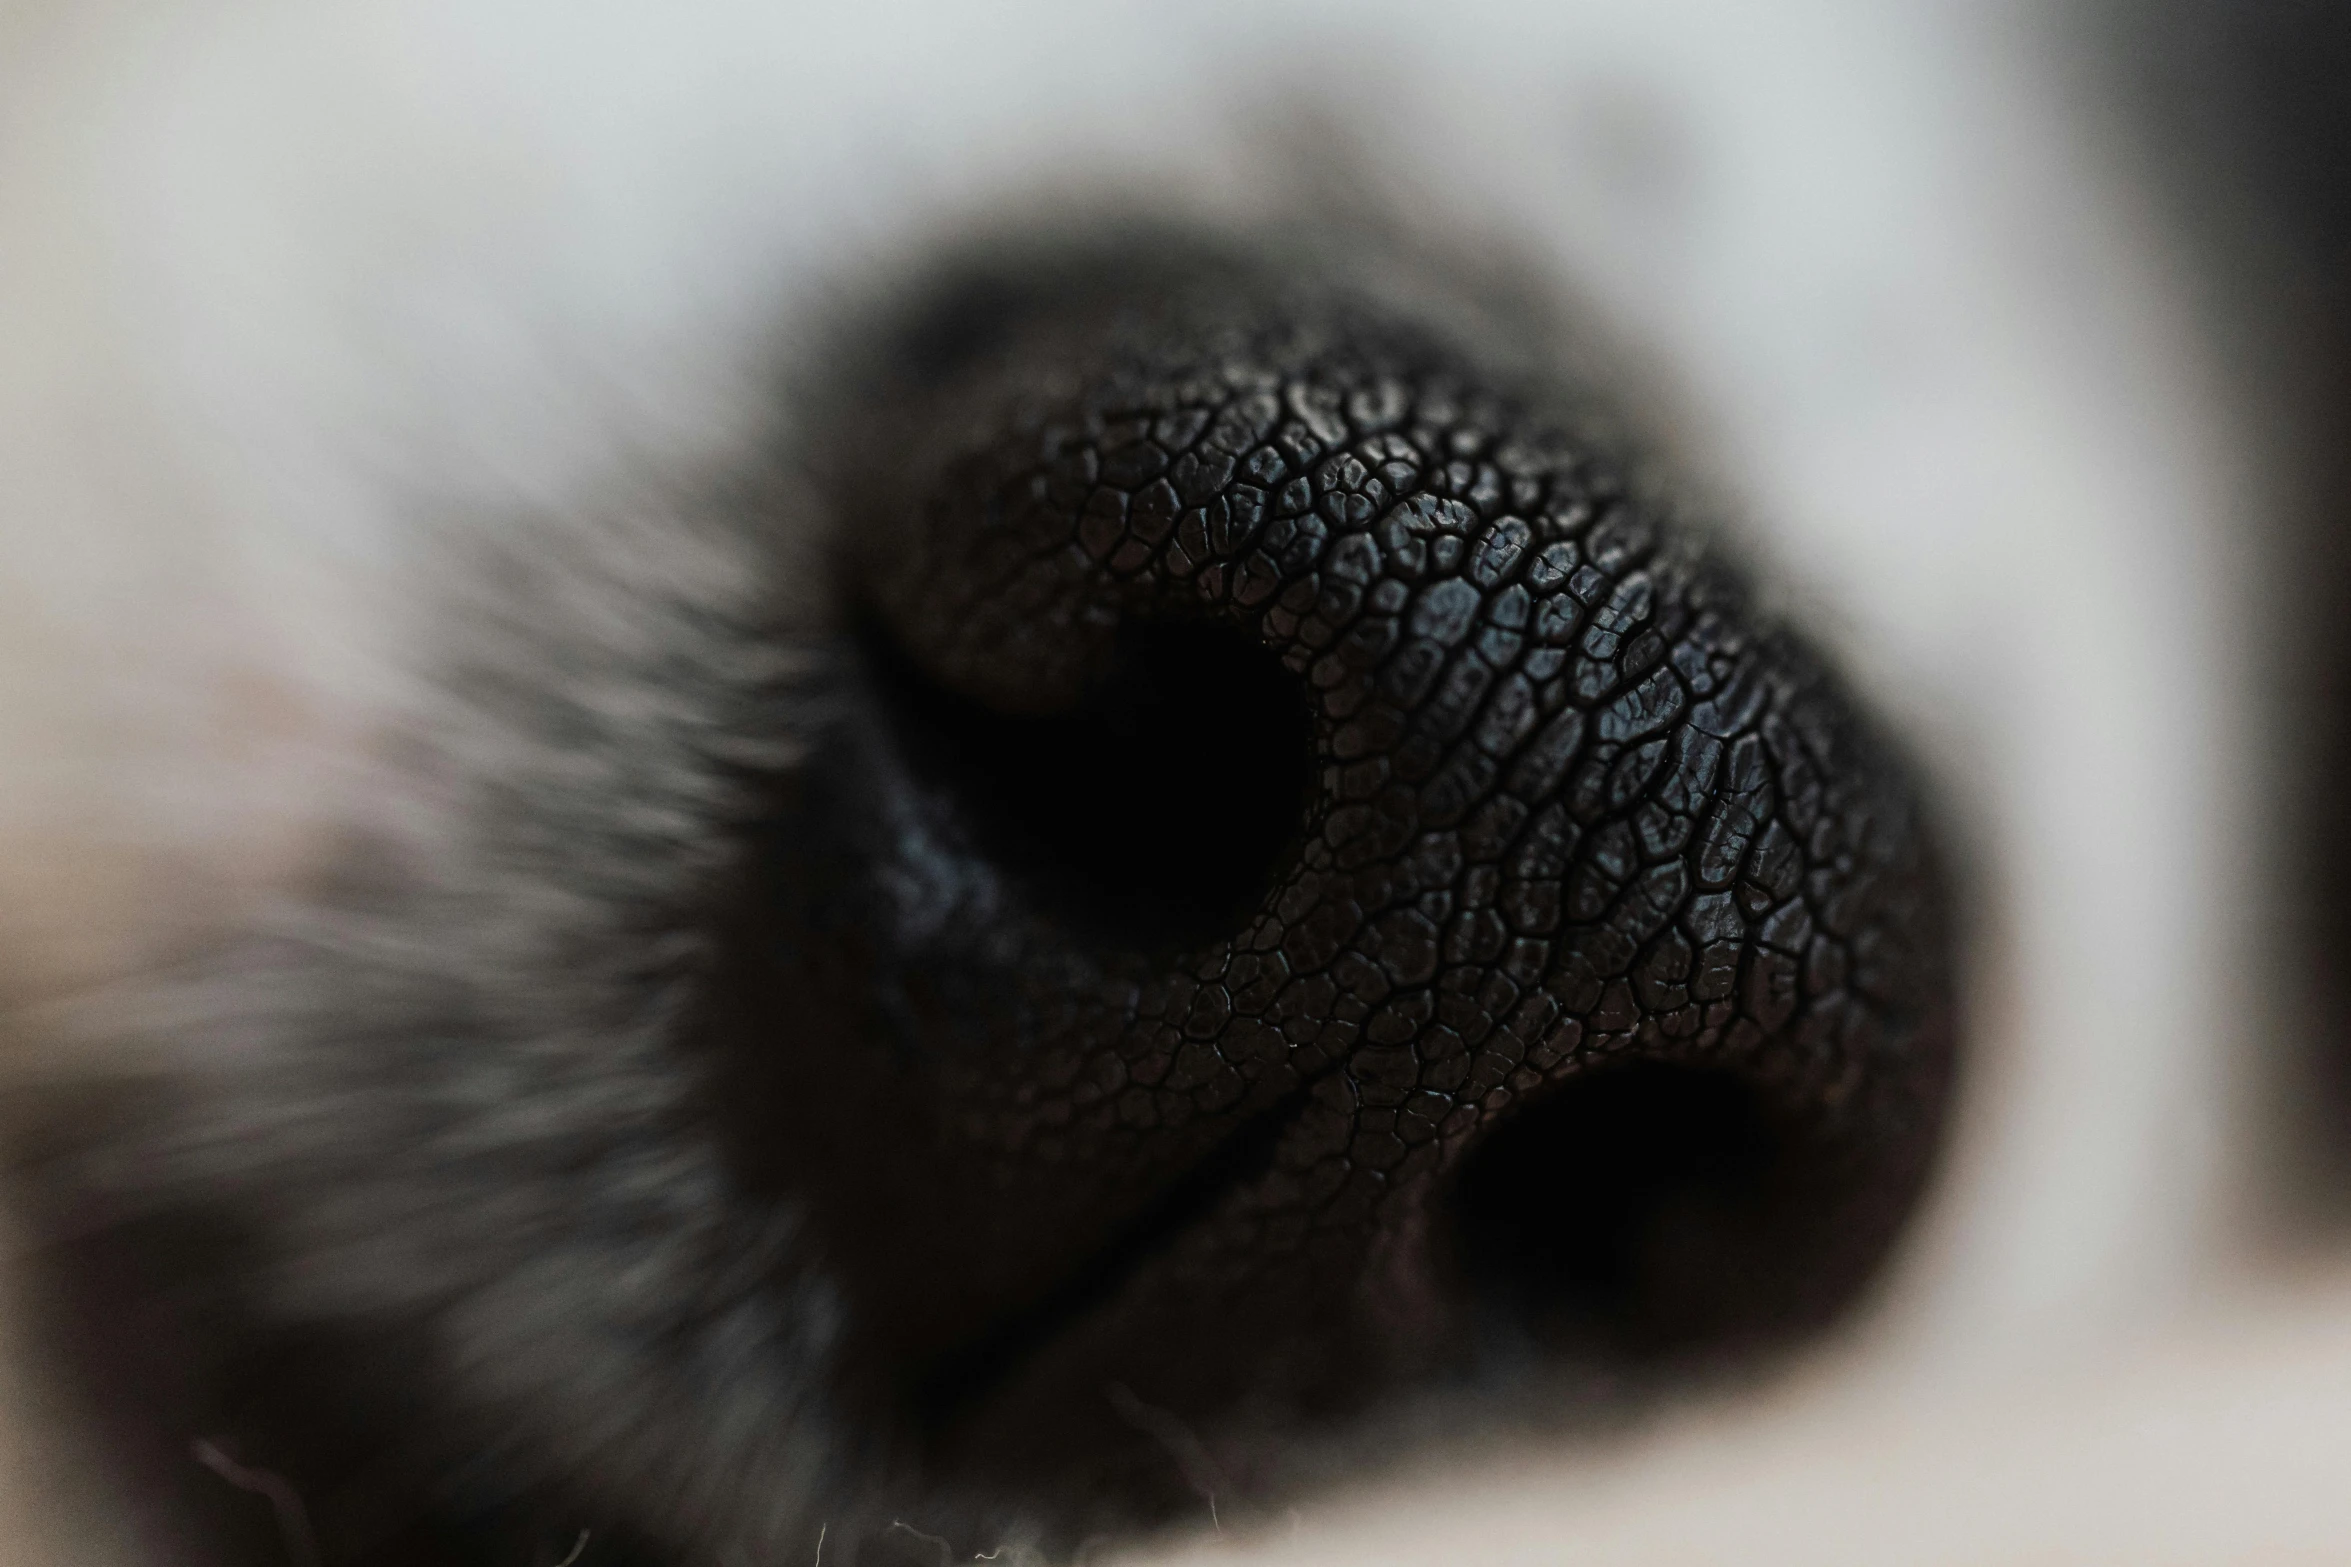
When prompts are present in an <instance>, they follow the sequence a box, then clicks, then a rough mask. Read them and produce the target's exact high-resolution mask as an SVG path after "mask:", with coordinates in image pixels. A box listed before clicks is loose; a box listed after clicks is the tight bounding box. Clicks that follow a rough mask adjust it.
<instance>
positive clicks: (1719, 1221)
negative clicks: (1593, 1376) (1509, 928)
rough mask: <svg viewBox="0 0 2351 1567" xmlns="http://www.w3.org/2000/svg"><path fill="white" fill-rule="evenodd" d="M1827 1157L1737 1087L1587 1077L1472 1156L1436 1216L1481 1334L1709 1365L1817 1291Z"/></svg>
mask: <svg viewBox="0 0 2351 1567" xmlns="http://www.w3.org/2000/svg"><path fill="white" fill-rule="evenodd" d="M1834 1162H1835V1155H1834V1151H1833V1150H1832V1149H1831V1148H1828V1147H1826V1146H1824V1145H1823V1144H1822V1143H1821V1142H1820V1140H1819V1139H1818V1138H1817V1136H1816V1135H1815V1134H1814V1130H1813V1128H1812V1127H1811V1126H1810V1125H1809V1124H1808V1123H1807V1121H1806V1120H1805V1118H1803V1117H1801V1116H1796V1115H1790V1114H1788V1113H1787V1111H1786V1109H1785V1108H1784V1107H1780V1106H1776V1105H1774V1104H1773V1103H1772V1102H1771V1100H1770V1099H1769V1098H1768V1097H1767V1096H1766V1094H1765V1093H1764V1092H1763V1090H1761V1089H1760V1088H1759V1087H1758V1086H1757V1085H1755V1084H1754V1083H1752V1082H1750V1081H1748V1080H1746V1079H1744V1078H1742V1077H1739V1076H1737V1075H1734V1074H1732V1073H1729V1072H1725V1071H1721V1070H1710V1069H1707V1068H1704V1067H1694V1066H1684V1065H1676V1064H1673V1063H1669V1062H1660V1061H1651V1062H1636V1063H1634V1064H1631V1065H1628V1066H1603V1067H1600V1068H1597V1069H1595V1070H1593V1071H1591V1072H1588V1073H1585V1074H1583V1075H1581V1076H1578V1077H1575V1078H1571V1079H1569V1080H1568V1081H1567V1082H1565V1083H1563V1084H1561V1085H1560V1086H1559V1087H1558V1088H1556V1089H1554V1090H1553V1091H1552V1094H1551V1097H1549V1098H1548V1099H1546V1100H1544V1101H1542V1102H1540V1103H1537V1104H1534V1105H1530V1106H1528V1107H1526V1108H1525V1109H1523V1110H1521V1111H1520V1112H1519V1113H1517V1114H1516V1115H1513V1116H1510V1117H1508V1118H1506V1119H1504V1120H1503V1121H1502V1122H1501V1124H1499V1125H1498V1126H1496V1127H1495V1128H1494V1130H1493V1132H1492V1133H1491V1134H1490V1135H1489V1136H1488V1137H1487V1139H1486V1140H1485V1142H1484V1143H1483V1144H1482V1145H1481V1146H1479V1147H1476V1148H1474V1149H1473V1150H1471V1152H1470V1154H1469V1156H1468V1157H1467V1158H1466V1159H1465V1160H1464V1161H1463V1163H1462V1167H1461V1169H1460V1171H1459V1173H1458V1175H1457V1176H1456V1177H1455V1183H1456V1184H1455V1186H1454V1189H1453V1192H1452V1195H1451V1199H1450V1202H1449V1204H1448V1218H1449V1220H1450V1224H1451V1229H1452V1232H1453V1235H1454V1239H1455V1243H1456V1247H1457V1250H1458V1253H1459V1263H1460V1266H1461V1269H1462V1272H1463V1274H1464V1276H1465V1282H1466V1283H1467V1284H1468V1285H1469V1287H1470V1288H1471V1290H1472V1291H1473V1293H1474V1295H1475V1297H1476V1299H1477V1301H1478V1303H1479V1306H1480V1308H1481V1310H1482V1312H1483V1313H1484V1314H1485V1317H1486V1321H1487V1324H1488V1331H1489V1332H1490V1333H1492V1334H1494V1335H1495V1336H1496V1337H1497V1338H1499V1339H1501V1340H1503V1341H1505V1342H1508V1341H1510V1340H1513V1339H1517V1340H1520V1341H1522V1342H1525V1343H1527V1344H1528V1345H1529V1346H1530V1347H1532V1348H1533V1349H1535V1350H1536V1351H1538V1352H1545V1353H1558V1354H1562V1355H1566V1356H1569V1357H1574V1358H1578V1359H1582V1360H1585V1361H1590V1360H1593V1359H1601V1360H1616V1359H1633V1360H1647V1359H1651V1358H1656V1357H1675V1356H1680V1355H1687V1354H1691V1353H1708V1354H1719V1353H1721V1352H1722V1351H1724V1350H1725V1349H1726V1348H1735V1347H1737V1346H1738V1345H1740V1344H1742V1343H1747V1342H1752V1341H1754V1340H1756V1339H1759V1338H1767V1337H1770V1336H1772V1335H1774V1334H1776V1333H1779V1332H1782V1331H1785V1330H1787V1329H1788V1328H1791V1327H1795V1326H1799V1325H1801V1324H1802V1321H1803V1319H1804V1317H1805V1316H1806V1314H1807V1313H1808V1310H1809V1309H1810V1308H1811V1307H1813V1306H1814V1305H1815V1304H1816V1303H1818V1302H1819V1301H1820V1300H1822V1299H1823V1298H1824V1297H1832V1296H1833V1295H1834V1292H1835V1285H1834V1284H1833V1282H1831V1281H1829V1280H1827V1279H1825V1278H1824V1276H1823V1263H1824V1260H1825V1259H1826V1258H1827V1257H1828V1256H1830V1255H1833V1251H1834V1248H1833V1244H1832V1245H1830V1246H1826V1247H1824V1245H1823V1241H1824V1238H1825V1237H1824V1236H1823V1235H1822V1233H1821V1231H1822V1229H1823V1227H1824V1226H1826V1225H1833V1224H1834V1222H1835V1215H1834V1208H1835V1206H1836V1203H1837V1191H1838V1186H1839V1182H1838V1181H1837V1179H1836V1178H1835V1173H1834Z"/></svg>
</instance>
